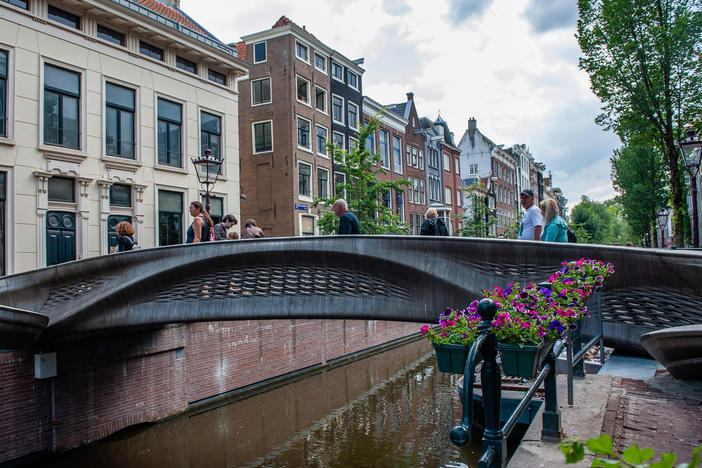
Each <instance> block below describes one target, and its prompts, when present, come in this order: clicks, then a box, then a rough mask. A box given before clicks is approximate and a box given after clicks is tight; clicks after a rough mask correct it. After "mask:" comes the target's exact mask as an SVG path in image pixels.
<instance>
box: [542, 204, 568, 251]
mask: <svg viewBox="0 0 702 468" xmlns="http://www.w3.org/2000/svg"><path fill="white" fill-rule="evenodd" d="M539 207H540V208H541V216H543V218H544V232H543V234H541V240H542V241H545V242H568V225H567V224H566V222H565V220H564V219H563V218H561V217H560V216H559V209H558V204H557V203H556V200H552V199H550V198H549V199H548V200H543V201H542V202H541V203H539Z"/></svg>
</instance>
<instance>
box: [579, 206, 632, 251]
mask: <svg viewBox="0 0 702 468" xmlns="http://www.w3.org/2000/svg"><path fill="white" fill-rule="evenodd" d="M570 220H571V223H570V227H571V229H573V231H574V232H575V235H576V236H577V237H578V242H579V243H581V244H624V243H626V242H627V241H629V240H630V239H631V235H630V229H629V226H628V224H627V222H626V220H625V219H624V217H623V216H622V213H621V208H620V206H619V205H618V204H617V203H616V201H606V202H596V201H593V200H590V199H589V198H588V197H587V196H585V195H583V197H582V199H581V200H580V203H578V204H577V205H575V206H574V207H573V210H572V212H571V215H570Z"/></svg>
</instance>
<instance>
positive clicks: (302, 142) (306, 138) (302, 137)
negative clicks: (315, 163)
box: [297, 117, 312, 150]
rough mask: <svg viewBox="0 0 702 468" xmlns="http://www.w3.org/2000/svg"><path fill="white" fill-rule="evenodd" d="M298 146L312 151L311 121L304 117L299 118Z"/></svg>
mask: <svg viewBox="0 0 702 468" xmlns="http://www.w3.org/2000/svg"><path fill="white" fill-rule="evenodd" d="M297 146H298V147H301V148H305V149H308V150H311V149H312V142H311V141H310V121H309V120H307V119H303V118H302V117H298V118H297Z"/></svg>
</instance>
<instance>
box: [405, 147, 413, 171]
mask: <svg viewBox="0 0 702 468" xmlns="http://www.w3.org/2000/svg"><path fill="white" fill-rule="evenodd" d="M405 153H406V155H407V166H408V167H412V148H411V147H410V145H407V146H405Z"/></svg>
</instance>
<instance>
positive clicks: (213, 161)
mask: <svg viewBox="0 0 702 468" xmlns="http://www.w3.org/2000/svg"><path fill="white" fill-rule="evenodd" d="M190 160H191V161H192V162H193V165H194V166H195V172H197V180H199V181H200V185H202V187H203V188H204V189H205V211H207V212H208V213H209V212H210V187H211V186H214V184H216V183H217V178H218V177H219V174H220V172H221V171H222V162H224V158H222V159H217V158H216V157H214V156H213V155H212V151H211V150H210V149H209V148H205V154H203V155H202V156H200V157H199V158H197V159H192V158H191V159H190Z"/></svg>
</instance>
